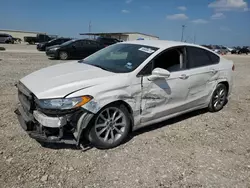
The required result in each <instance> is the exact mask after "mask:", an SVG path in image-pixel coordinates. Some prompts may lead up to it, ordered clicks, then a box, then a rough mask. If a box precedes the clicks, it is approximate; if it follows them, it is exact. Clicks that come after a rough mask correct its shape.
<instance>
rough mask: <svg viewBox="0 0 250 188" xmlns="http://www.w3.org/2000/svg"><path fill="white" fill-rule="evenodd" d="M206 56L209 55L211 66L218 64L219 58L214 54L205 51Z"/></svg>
mask: <svg viewBox="0 0 250 188" xmlns="http://www.w3.org/2000/svg"><path fill="white" fill-rule="evenodd" d="M207 54H208V55H209V57H210V60H211V61H212V63H213V64H216V63H219V62H220V57H219V56H217V55H216V54H214V53H212V52H209V51H207Z"/></svg>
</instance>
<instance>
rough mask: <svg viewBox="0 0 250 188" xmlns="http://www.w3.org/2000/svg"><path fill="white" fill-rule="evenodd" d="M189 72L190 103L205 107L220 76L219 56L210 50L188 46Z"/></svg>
mask: <svg viewBox="0 0 250 188" xmlns="http://www.w3.org/2000/svg"><path fill="white" fill-rule="evenodd" d="M187 57H188V62H187V69H188V70H189V93H188V97H187V100H188V103H189V105H190V107H192V106H193V104H196V105H198V106H199V105H203V104H205V103H206V101H207V100H208V97H209V96H210V94H211V92H212V91H213V88H214V86H215V84H216V79H217V78H218V76H219V70H218V63H219V56H217V55H215V54H214V53H212V52H209V51H208V50H205V49H202V48H199V47H191V46H187Z"/></svg>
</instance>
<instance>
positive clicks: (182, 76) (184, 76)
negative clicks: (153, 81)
mask: <svg viewBox="0 0 250 188" xmlns="http://www.w3.org/2000/svg"><path fill="white" fill-rule="evenodd" d="M188 77H189V76H187V75H186V74H182V75H180V76H179V78H180V79H183V80H186V79H188Z"/></svg>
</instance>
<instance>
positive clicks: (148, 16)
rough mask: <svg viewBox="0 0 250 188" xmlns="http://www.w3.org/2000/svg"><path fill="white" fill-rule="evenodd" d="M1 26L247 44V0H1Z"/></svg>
mask: <svg viewBox="0 0 250 188" xmlns="http://www.w3.org/2000/svg"><path fill="white" fill-rule="evenodd" d="M0 4H1V6H0V29H13V30H24V31H39V32H46V33H48V34H56V35H59V36H65V37H77V38H82V37H83V36H80V35H79V33H83V32H88V31H89V23H90V21H91V32H133V31H134V32H142V33H147V34H152V35H156V36H159V37H160V39H163V40H177V41H179V40H181V34H182V25H185V26H186V27H185V28H184V37H183V38H184V40H186V41H187V42H192V43H193V42H195V43H198V44H222V45H227V46H234V45H250V5H249V4H250V2H249V0H40V1H38V0H22V1H21V0H8V1H7V0H0Z"/></svg>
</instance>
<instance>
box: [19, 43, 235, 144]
mask: <svg viewBox="0 0 250 188" xmlns="http://www.w3.org/2000/svg"><path fill="white" fill-rule="evenodd" d="M233 70H234V65H233V62H232V61H229V60H226V59H224V58H223V57H221V56H219V55H217V54H216V53H214V52H213V51H211V50H209V49H207V48H203V47H201V46H198V45H193V44H187V43H180V42H171V41H160V40H157V41H153V40H148V41H147V40H141V41H140V40H137V41H132V42H131V41H130V42H122V43H117V44H114V45H111V46H109V47H106V48H104V49H102V50H100V51H98V52H96V53H94V54H93V55H91V56H89V57H87V58H85V59H83V60H80V61H73V62H68V63H63V64H58V65H54V66H51V67H47V68H44V69H41V70H38V71H36V72H34V73H32V74H30V75H28V76H26V77H24V78H22V79H21V80H20V81H19V83H18V84H17V87H18V96H19V101H20V104H19V106H18V108H17V110H16V111H15V112H16V114H17V116H18V119H19V122H20V124H21V126H22V127H23V128H24V129H25V130H26V131H27V132H28V134H29V135H30V136H31V137H32V138H35V139H36V140H38V141H39V142H51V143H62V142H63V143H74V144H76V145H78V146H79V145H80V144H81V143H82V142H83V141H86V140H87V141H89V142H90V143H91V144H92V145H94V146H95V147H97V148H112V147H115V146H118V145H119V144H121V143H122V142H124V140H125V139H126V137H127V136H128V134H129V133H130V132H131V131H134V130H136V129H138V128H140V127H144V126H147V125H151V126H154V125H152V124H154V123H157V122H160V121H164V120H167V119H169V118H172V117H175V116H179V115H181V114H184V113H187V112H190V111H193V110H197V109H202V108H207V109H208V110H209V111H211V112H217V111H219V110H221V109H222V108H223V106H224V105H225V104H226V101H227V98H228V96H229V95H230V93H231V90H232V71H233Z"/></svg>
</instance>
